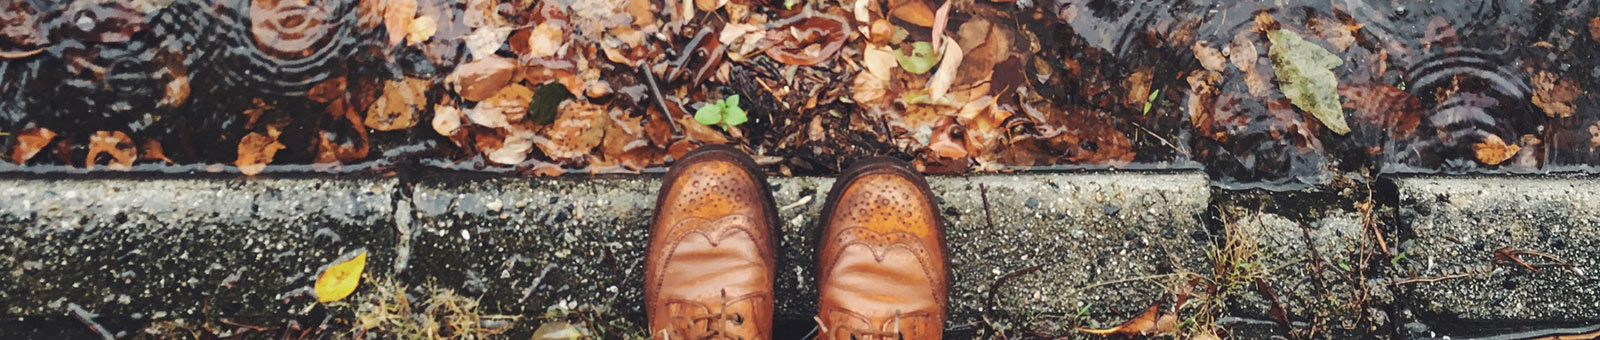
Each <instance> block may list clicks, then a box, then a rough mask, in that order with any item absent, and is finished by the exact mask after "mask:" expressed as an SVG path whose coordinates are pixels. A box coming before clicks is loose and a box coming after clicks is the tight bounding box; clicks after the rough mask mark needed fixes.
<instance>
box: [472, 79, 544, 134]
mask: <svg viewBox="0 0 1600 340" xmlns="http://www.w3.org/2000/svg"><path fill="white" fill-rule="evenodd" d="M532 101H533V90H531V89H528V87H527V86H522V84H511V86H506V87H505V88H503V89H500V92H498V93H495V94H494V96H493V97H489V99H484V100H483V101H482V102H478V106H477V107H473V111H477V112H478V113H479V116H484V115H488V116H489V117H499V118H493V119H495V120H505V121H506V122H519V121H522V119H523V118H526V117H527V116H528V105H529V103H531V102H532ZM469 118H471V117H469ZM473 122H474V123H478V122H479V121H478V120H477V119H476V118H474V120H473ZM478 125H483V126H489V125H485V124H482V123H479V124H478ZM491 127H493V126H491Z"/></svg>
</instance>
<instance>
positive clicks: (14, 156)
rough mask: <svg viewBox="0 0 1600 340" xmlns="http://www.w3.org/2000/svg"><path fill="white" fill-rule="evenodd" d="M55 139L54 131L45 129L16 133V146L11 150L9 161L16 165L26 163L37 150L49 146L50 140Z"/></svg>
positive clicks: (37, 152) (32, 129)
mask: <svg viewBox="0 0 1600 340" xmlns="http://www.w3.org/2000/svg"><path fill="white" fill-rule="evenodd" d="M55 138H56V133H55V131H50V129H46V128H31V129H22V131H17V146H15V147H13V148H12V149H11V160H13V161H16V162H17V164H22V163H26V162H27V161H28V160H29V159H32V158H33V155H36V154H39V150H44V147H46V146H49V145H50V140H51V139H55Z"/></svg>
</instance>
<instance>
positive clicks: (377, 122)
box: [366, 78, 428, 131]
mask: <svg viewBox="0 0 1600 340" xmlns="http://www.w3.org/2000/svg"><path fill="white" fill-rule="evenodd" d="M427 88H428V81H427V80H426V79H417V78H406V79H405V80H402V81H393V80H391V81H388V82H386V83H384V85H383V97H382V98H379V99H378V101H377V102H373V103H372V107H370V108H367V120H366V125H367V127H370V128H373V129H375V130H378V131H394V130H400V129H404V128H408V127H411V126H412V125H416V124H417V121H418V115H417V112H418V111H421V110H422V108H423V107H425V105H427V104H428V98H427V97H426V94H425V93H424V92H423V91H426V90H427Z"/></svg>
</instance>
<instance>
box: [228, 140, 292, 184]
mask: <svg viewBox="0 0 1600 340" xmlns="http://www.w3.org/2000/svg"><path fill="white" fill-rule="evenodd" d="M284 148H285V147H284V146H283V144H279V143H278V138H277V137H275V136H268V135H263V134H261V133H258V132H251V133H250V134H248V135H245V136H244V138H242V139H239V158H238V159H236V160H234V161H233V164H234V165H235V166H238V167H239V172H240V173H243V174H244V175H245V176H255V175H256V174H260V173H261V171H262V170H266V169H267V163H272V158H273V157H274V156H276V155H277V154H278V150H283V149H284Z"/></svg>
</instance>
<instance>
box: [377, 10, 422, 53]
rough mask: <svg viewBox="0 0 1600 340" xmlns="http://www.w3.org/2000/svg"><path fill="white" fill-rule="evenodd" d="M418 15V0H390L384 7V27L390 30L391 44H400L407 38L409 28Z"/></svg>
mask: <svg viewBox="0 0 1600 340" xmlns="http://www.w3.org/2000/svg"><path fill="white" fill-rule="evenodd" d="M416 17H417V0H388V1H387V3H386V4H385V6H384V9H383V25H384V29H385V30H387V31H388V32H389V45H390V46H394V45H399V44H400V43H401V42H403V41H405V40H406V33H407V29H409V28H411V21H412V20H413V19H415V18H416Z"/></svg>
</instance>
